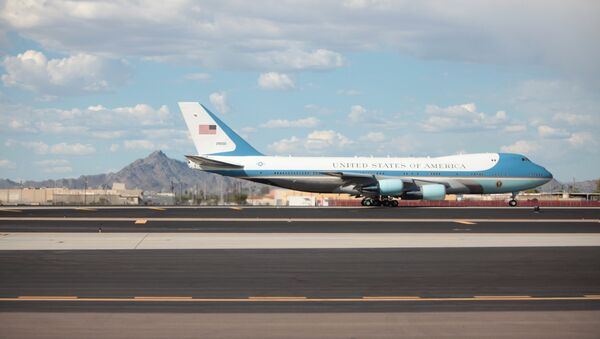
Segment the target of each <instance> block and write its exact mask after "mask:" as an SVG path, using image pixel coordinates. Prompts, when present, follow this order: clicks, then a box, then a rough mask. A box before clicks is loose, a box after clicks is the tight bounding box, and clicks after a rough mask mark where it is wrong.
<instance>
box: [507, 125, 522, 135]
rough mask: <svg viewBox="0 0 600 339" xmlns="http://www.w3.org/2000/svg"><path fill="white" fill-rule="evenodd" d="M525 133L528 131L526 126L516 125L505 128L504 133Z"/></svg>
mask: <svg viewBox="0 0 600 339" xmlns="http://www.w3.org/2000/svg"><path fill="white" fill-rule="evenodd" d="M525 131H527V126H526V125H520V124H515V125H508V126H506V127H504V132H508V133H519V132H525Z"/></svg>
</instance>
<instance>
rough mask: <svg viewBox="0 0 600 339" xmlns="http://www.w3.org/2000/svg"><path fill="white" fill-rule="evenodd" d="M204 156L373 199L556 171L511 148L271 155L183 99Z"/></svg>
mask: <svg viewBox="0 0 600 339" xmlns="http://www.w3.org/2000/svg"><path fill="white" fill-rule="evenodd" d="M179 105H180V108H181V111H182V113H183V115H184V119H185V120H186V123H187V125H188V128H189V130H190V134H191V137H192V140H193V141H194V144H195V145H196V148H197V150H198V153H199V155H197V156H187V158H188V164H189V166H190V167H192V168H196V169H199V170H203V171H207V172H211V173H216V174H220V175H224V176H229V177H235V178H240V179H245V180H250V181H254V182H259V183H263V184H268V185H273V186H277V187H283V188H287V189H292V190H299V191H306V192H320V193H348V194H352V195H355V196H357V197H358V196H364V197H370V198H373V199H381V198H394V197H399V198H402V199H428V200H437V199H443V197H444V196H445V195H446V194H493V193H513V195H514V194H516V193H517V192H519V191H523V190H527V189H531V188H535V187H537V186H540V185H543V184H544V183H546V182H548V181H549V180H551V179H552V174H551V173H550V172H549V171H548V170H546V169H545V168H544V167H542V166H539V165H537V164H535V163H533V162H532V161H530V160H529V159H528V158H527V157H525V156H523V155H520V154H512V153H478V154H459V155H450V156H443V157H409V158H391V157H386V158H375V157H291V156H289V157H281V156H265V155H262V154H261V153H259V152H258V151H256V150H255V149H254V148H253V147H252V146H250V145H249V144H248V143H247V142H246V141H245V140H243V139H242V138H241V137H239V136H238V135H237V134H236V133H235V132H234V131H233V130H231V129H230V128H229V127H228V126H227V125H225V124H224V123H223V122H222V121H221V120H220V119H218V118H217V117H216V116H215V115H214V114H213V113H212V112H210V111H209V110H208V109H206V108H205V107H204V106H202V105H200V104H199V103H180V104H179Z"/></svg>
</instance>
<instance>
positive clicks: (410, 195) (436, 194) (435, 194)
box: [402, 184, 446, 200]
mask: <svg viewBox="0 0 600 339" xmlns="http://www.w3.org/2000/svg"><path fill="white" fill-rule="evenodd" d="M445 198H446V186H444V185H442V184H427V185H423V186H421V187H420V189H419V190H418V191H411V192H406V193H404V194H403V195H402V199H404V200H420V199H423V200H444V199H445Z"/></svg>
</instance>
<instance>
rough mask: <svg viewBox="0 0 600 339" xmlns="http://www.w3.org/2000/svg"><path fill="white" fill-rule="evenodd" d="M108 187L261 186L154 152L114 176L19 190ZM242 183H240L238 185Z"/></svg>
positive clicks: (2, 183)
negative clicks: (197, 168)
mask: <svg viewBox="0 0 600 339" xmlns="http://www.w3.org/2000/svg"><path fill="white" fill-rule="evenodd" d="M86 181H87V187H88V188H97V187H98V188H104V187H106V188H110V187H111V186H112V184H113V183H114V182H121V183H125V186H126V187H127V188H139V189H142V190H144V191H153V192H171V191H175V192H182V191H186V190H188V191H190V190H196V189H198V190H202V191H205V192H208V193H213V194H214V193H218V192H220V191H221V187H222V188H223V190H225V191H232V190H233V189H234V188H236V187H239V185H242V186H243V187H244V188H245V189H250V190H259V189H261V188H262V187H264V185H261V184H255V183H251V182H248V181H243V180H239V179H234V178H228V177H223V176H220V175H217V174H211V173H207V172H202V171H198V170H194V169H191V168H189V167H188V165H187V164H186V163H185V162H183V161H180V160H175V159H171V158H169V157H167V155H166V154H165V153H163V152H162V151H154V152H152V153H151V154H150V155H148V156H147V157H146V158H143V159H138V160H135V161H134V162H132V163H131V164H129V165H127V166H125V167H123V169H121V170H120V171H118V172H116V173H112V172H111V173H107V174H95V175H85V176H83V175H82V176H80V177H78V178H67V179H57V180H43V181H25V182H23V187H35V188H39V187H66V188H84V187H86ZM241 182H243V183H242V184H240V183H241ZM10 187H20V184H19V183H16V182H14V181H11V180H9V179H2V180H0V188H10Z"/></svg>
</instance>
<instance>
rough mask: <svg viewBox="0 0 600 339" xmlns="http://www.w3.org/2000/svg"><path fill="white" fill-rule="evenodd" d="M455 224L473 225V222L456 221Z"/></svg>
mask: <svg viewBox="0 0 600 339" xmlns="http://www.w3.org/2000/svg"><path fill="white" fill-rule="evenodd" d="M455 223H457V224H463V225H475V224H476V223H475V222H472V221H468V220H456V221H455Z"/></svg>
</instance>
